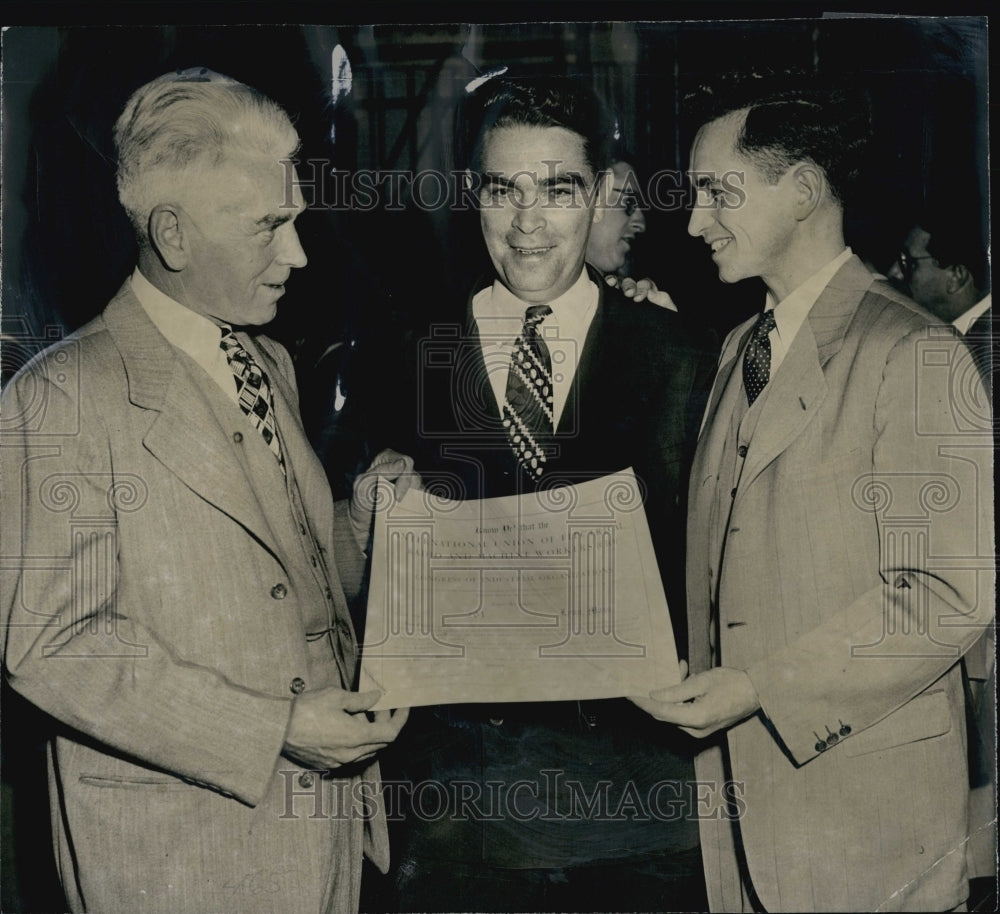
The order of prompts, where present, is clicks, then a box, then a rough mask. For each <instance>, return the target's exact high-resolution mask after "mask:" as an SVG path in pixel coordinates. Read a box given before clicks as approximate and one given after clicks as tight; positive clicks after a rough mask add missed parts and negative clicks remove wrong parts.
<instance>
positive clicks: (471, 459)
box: [390, 80, 714, 911]
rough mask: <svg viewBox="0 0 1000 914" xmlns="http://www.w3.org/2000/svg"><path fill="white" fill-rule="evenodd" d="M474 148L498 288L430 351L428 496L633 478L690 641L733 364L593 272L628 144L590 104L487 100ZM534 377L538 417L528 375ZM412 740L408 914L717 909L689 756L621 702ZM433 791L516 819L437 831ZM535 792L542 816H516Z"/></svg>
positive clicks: (420, 397) (492, 88)
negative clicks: (695, 560)
mask: <svg viewBox="0 0 1000 914" xmlns="http://www.w3.org/2000/svg"><path fill="white" fill-rule="evenodd" d="M468 129H469V133H470V135H471V136H473V137H475V138H476V139H475V142H474V144H473V145H472V147H471V148H472V155H471V162H470V165H469V170H468V172H467V175H466V177H467V180H468V182H469V187H470V188H472V189H473V190H474V191H475V193H476V196H477V200H478V205H479V208H480V220H481V226H482V232H483V237H484V240H485V243H486V247H487V249H488V251H489V254H490V258H491V260H492V262H493V266H494V268H495V273H494V274H493V275H490V276H488V277H487V278H485V279H484V280H483V281H482V282H481V283H480V284H479V285H477V286H476V288H475V289H473V291H472V294H471V295H470V297H469V299H468V302H467V303H466V308H465V311H464V314H462V315H461V316H460V317H459V319H458V320H457V321H456V322H455V323H450V324H445V323H440V324H437V325H435V326H434V327H433V328H432V329H431V331H430V332H429V333H428V334H427V335H426V336H424V337H423V338H422V339H420V340H419V341H418V342H417V343H416V344H415V345H414V346H413V347H412V348H411V355H412V356H413V364H414V369H415V374H414V375H413V376H412V378H411V381H410V383H409V386H408V387H407V389H408V390H409V391H412V395H413V396H414V400H413V407H414V413H413V415H412V416H411V418H410V421H409V427H408V428H406V429H400V430H398V431H397V435H398V437H397V438H395V439H394V440H393V442H392V443H393V444H394V446H395V447H396V449H397V450H402V451H404V452H407V453H412V454H413V455H414V457H415V462H416V466H417V469H418V470H419V471H420V473H421V476H422V477H423V480H424V483H425V484H426V485H427V486H428V487H429V488H439V489H440V490H441V491H445V492H447V493H448V494H450V495H451V496H452V497H456V498H462V499H467V498H485V497H493V496H501V495H514V494H518V493H524V492H532V491H535V490H537V489H539V488H544V487H545V486H546V485H555V484H563V485H565V484H566V483H575V482H581V481H584V480H588V479H594V478H597V477H600V476H602V475H605V474H609V473H613V472H616V471H619V470H622V469H623V468H626V467H629V466H632V467H634V469H635V471H636V473H637V475H638V478H639V479H640V481H641V484H642V485H643V486H644V489H645V492H646V506H647V515H648V517H649V520H650V526H651V529H652V531H653V535H654V539H655V541H656V542H657V544H658V545H659V546H660V547H662V548H661V549H660V550H659V558H660V560H661V563H662V568H663V571H664V574H665V581H666V584H667V595H668V601H669V602H670V605H671V608H672V614H673V615H674V618H675V621H679V620H680V618H681V616H682V614H683V612H682V610H681V607H682V605H683V574H682V567H683V545H682V544H683V537H682V529H683V505H682V504H681V502H682V501H683V499H682V497H681V493H682V492H683V491H684V480H685V468H686V465H687V451H686V445H687V443H688V442H690V441H691V439H692V438H693V436H694V433H695V432H696V429H697V424H698V421H699V419H700V415H701V407H702V405H703V400H702V399H700V397H699V395H703V394H704V392H705V388H706V384H707V380H708V377H709V376H710V374H711V368H712V365H713V362H714V359H713V357H712V355H711V353H708V352H706V350H705V349H704V348H702V347H700V346H699V344H698V343H697V342H696V340H695V338H694V336H693V335H692V334H691V333H689V332H688V330H686V329H685V326H684V324H683V322H682V320H681V318H680V317H679V316H678V315H677V314H676V313H673V312H669V311H666V310H663V309H661V308H658V307H656V306H655V305H652V304H649V303H641V304H637V303H634V302H632V301H629V300H628V299H626V298H625V297H624V296H623V295H622V294H621V293H620V292H619V291H618V290H616V289H611V288H609V287H607V286H606V285H605V283H604V282H603V281H602V278H601V276H600V274H599V273H597V272H596V271H593V270H591V269H589V268H588V267H587V266H586V265H585V263H584V259H585V252H586V248H587V239H588V236H589V234H590V229H591V226H592V225H593V223H594V222H595V221H597V220H599V219H600V218H601V216H602V209H603V208H602V207H601V206H600V205H599V202H598V201H599V199H600V195H601V194H606V193H607V180H608V179H609V178H610V171H608V169H609V166H610V156H609V152H608V142H607V140H608V136H609V133H610V131H608V130H607V128H606V126H605V122H604V119H603V112H602V109H601V107H600V105H599V103H598V101H597V99H596V98H595V97H594V96H593V94H592V93H591V92H590V91H589V90H588V89H585V88H584V87H583V86H582V85H580V84H578V83H576V82H575V81H573V80H550V81H542V80H538V81H524V82H513V81H511V82H502V81H500V82H495V83H488V84H487V85H486V86H485V87H484V88H483V89H481V90H480V95H479V97H478V98H476V99H475V100H474V101H473V103H472V106H471V109H470V113H469V119H468ZM603 199H606V197H605V198H603ZM538 339H541V340H542V342H543V347H541V348H533V341H534V340H538ZM529 349H530V350H531V351H530V352H529V351H528V350H529ZM539 352H543V355H542V356H541V357H540V356H539ZM538 358H541V359H542V361H541V362H537V361H533V360H535V359H538ZM536 373H537V375H538V378H537V387H536V388H535V393H534V394H530V395H527V396H528V401H529V402H528V409H527V410H525V409H524V408H523V407H524V402H523V391H522V390H521V389H520V388H519V383H518V378H517V375H518V374H521V375H524V376H525V377H528V378H529V379H530V377H531V376H532V375H533V374H536ZM532 397H533V398H534V399H532ZM532 408H534V409H535V419H538V418H539V417H540V418H541V421H540V422H535V421H534V420H533V419H532V418H531V409H532ZM677 636H678V640H679V641H681V642H682V643H683V631H682V630H678V632H677ZM414 718H415V721H416V723H415V725H411V728H412V729H411V733H412V739H410V740H408V741H406V742H405V743H402V744H399V745H398V751H396V752H394V754H393V757H392V761H391V762H390V765H391V764H393V763H396V764H398V766H399V769H398V771H399V773H400V774H401V775H402V776H403V777H404V778H405V779H406V783H407V784H408V790H409V795H410V798H411V800H412V801H413V802H411V805H410V808H409V810H408V812H407V817H406V820H405V822H404V823H403V824H402V826H401V827H400V829H399V835H398V840H399V844H400V846H399V853H400V857H399V859H400V866H399V869H398V870H397V871H396V889H397V891H398V899H397V901H396V902H395V903H397V904H398V905H399V907H400V908H401V909H403V910H416V909H421V910H452V911H454V910H480V911H487V910H594V909H605V910H633V909H647V910H648V909H658V910H686V909H697V908H698V907H700V906H702V905H703V904H704V900H703V896H702V895H701V891H702V887H701V885H700V884H699V880H700V879H701V874H700V865H699V863H698V851H697V835H696V832H697V825H696V822H695V821H694V820H693V817H692V815H691V805H692V799H693V792H692V787H693V785H691V784H690V781H691V778H692V773H693V769H692V767H691V756H690V753H689V751H688V745H687V743H686V738H685V737H683V735H679V734H674V735H673V736H669V737H668V736H666V734H665V732H660V733H657V732H656V730H655V727H651V726H650V725H649V722H648V721H645V720H643V718H642V715H639V714H637V713H636V710H635V708H633V707H632V706H631V705H630V704H629V703H628V702H627V701H624V700H620V701H610V700H609V701H594V702H553V703H525V704H515V705H505V706H498V705H490V706H478V705H454V706H449V707H437V708H431V709H420V710H419V711H418V710H415V711H414ZM667 729H668V728H663V730H664V731H666V730H667ZM394 773H396V772H394ZM570 782H575V783H576V784H577V785H579V791H582V795H585V796H586V797H587V798H592V799H593V800H594V802H593V805H592V806H591V807H590V808H589V809H587V810H583V811H582V812H581V814H579V815H575V816H572V815H570V816H568V815H567V814H566V813H567V811H568V810H571V809H574V808H575V809H576V810H577V811H580V804H579V800H580V799H581V796H582V795H581V793H579V792H578V793H577V794H576V795H574V794H573V788H570V787H568V786H567V785H568V784H569V783H570ZM434 784H444V785H446V786H447V785H449V784H450V785H452V786H454V785H456V784H463V785H468V789H469V790H470V791H471V792H472V793H473V794H476V795H478V796H480V797H486V796H488V795H489V791H490V789H492V790H495V791H496V794H497V796H498V798H499V806H500V809H499V811H498V810H493V811H492V814H490V812H489V811H486V812H485V814H482V815H476V814H471V815H470V814H469V810H468V809H461V808H455V807H454V806H449V808H448V809H447V810H446V811H443V813H442V815H440V816H433V817H431V816H428V815H427V811H426V808H425V807H426V804H421V803H420V802H419V799H420V797H421V796H422V795H423V794H424V793H425V788H428V787H429V785H434ZM518 787H520V790H521V794H520V795H521V797H522V798H523V797H524V796H531V797H533V798H534V800H533V801H532V802H531V803H529V805H530V806H532V809H524V808H521V807H517V808H513V806H512V805H510V804H509V803H507V802H506V801H507V800H509V799H510V796H511V793H512V791H515V789H516V788H518ZM657 788H658V789H659V792H657ZM449 795H450V796H454V795H455V793H454V791H449ZM668 796H669V798H670V801H669V802H668V801H667V797H668ZM658 799H659V802H658ZM633 802H634V803H635V806H634V807H633V806H632V805H630V804H632V803H633ZM623 803H624V804H625V807H627V808H624V807H623ZM514 805H515V806H516V804H514Z"/></svg>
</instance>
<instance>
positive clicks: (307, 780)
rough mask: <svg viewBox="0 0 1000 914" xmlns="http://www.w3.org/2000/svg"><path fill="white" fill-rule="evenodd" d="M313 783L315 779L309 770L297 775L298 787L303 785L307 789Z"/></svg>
mask: <svg viewBox="0 0 1000 914" xmlns="http://www.w3.org/2000/svg"><path fill="white" fill-rule="evenodd" d="M315 783H316V779H315V778H314V777H313V773H312V772H311V771H303V772H302V774H300V775H299V787H304V788H305V789H306V790H308V789H309V788H310V787H312V785H313V784H315Z"/></svg>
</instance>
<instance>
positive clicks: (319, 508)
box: [239, 334, 333, 551]
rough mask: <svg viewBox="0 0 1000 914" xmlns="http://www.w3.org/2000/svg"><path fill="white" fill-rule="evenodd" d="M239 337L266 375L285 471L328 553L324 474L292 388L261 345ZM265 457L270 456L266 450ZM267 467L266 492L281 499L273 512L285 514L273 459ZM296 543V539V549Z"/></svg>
mask: <svg viewBox="0 0 1000 914" xmlns="http://www.w3.org/2000/svg"><path fill="white" fill-rule="evenodd" d="M239 336H240V337H241V338H242V342H243V343H244V345H245V346H246V347H247V349H249V350H250V351H251V352H253V354H254V357H255V358H256V359H257V360H258V361H259V362H260V365H261V367H263V369H264V371H266V372H267V376H268V380H269V381H270V382H271V393H272V397H273V399H274V413H275V422H276V424H277V426H278V437H279V439H280V440H281V447H282V451H283V453H284V455H285V466H286V468H287V470H288V472H289V473H290V474H292V475H293V476H294V479H295V482H296V484H297V485H298V488H299V496H300V497H301V499H302V507H303V510H304V511H305V512H306V514H307V515H308V517H309V521H310V524H311V525H312V528H313V532H314V533H315V535H316V536H317V538H318V539H319V541H320V543H321V545H322V546H323V548H324V549H326V550H327V551H329V550H330V549H332V537H333V500H332V496H331V494H330V486H329V483H328V482H327V478H326V473H325V472H324V471H323V466H322V464H321V463H320V462H319V459H318V458H317V457H316V456H315V452H314V451H313V448H312V445H311V444H310V442H309V439H308V437H307V436H306V433H305V430H304V429H303V427H302V424H301V422H300V420H299V411H298V398H297V396H296V393H295V389H294V387H293V386H292V384H291V383H290V382H289V380H288V379H287V378H286V377H285V374H284V371H283V370H282V368H281V366H280V365H279V364H278V362H277V361H276V360H275V359H274V358H273V357H272V356H271V353H270V351H269V350H268V349H267V348H266V347H265V346H264V345H263V344H262V343H259V342H257V341H256V340H254V339H253V338H251V337H247V336H246V335H245V334H239ZM262 440H263V439H262ZM268 454H269V455H270V451H269V452H268ZM267 467H268V469H269V470H271V469H273V470H274V471H275V473H274V480H275V482H274V485H273V486H270V487H269V488H268V492H269V493H270V494H271V495H273V496H274V497H275V498H279V499H280V500H281V503H280V505H275V509H276V510H277V509H279V508H280V510H282V511H287V501H288V496H287V494H286V491H285V480H284V479H283V478H282V475H281V470H280V468H279V467H278V465H277V461H276V460H274V459H273V456H272V457H271V460H270V462H269V463H268V464H267ZM297 543H298V541H297V539H296V546H297ZM290 551H291V550H290Z"/></svg>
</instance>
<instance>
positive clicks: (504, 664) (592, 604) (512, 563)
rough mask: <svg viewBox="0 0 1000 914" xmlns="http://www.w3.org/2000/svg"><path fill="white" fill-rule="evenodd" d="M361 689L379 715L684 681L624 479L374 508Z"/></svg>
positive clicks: (637, 506)
mask: <svg viewBox="0 0 1000 914" xmlns="http://www.w3.org/2000/svg"><path fill="white" fill-rule="evenodd" d="M375 513H376V518H375V534H374V545H373V550H372V573H371V584H370V590H369V597H368V617H367V623H366V628H365V639H364V641H365V644H364V649H363V654H362V658H363V659H362V673H361V675H362V687H363V688H367V687H368V686H369V685H377V687H378V688H380V689H382V691H383V695H382V698H381V700H380V702H379V704H378V705H377V706H376V707H377V708H396V707H413V706H418V705H429V704H456V703H462V702H513V701H565V700H574V699H594V698H614V697H621V696H628V695H646V694H649V692H651V691H655V690H656V689H662V688H665V687H667V686H669V685H674V684H676V683H677V682H678V681H679V678H678V676H679V674H678V664H677V652H676V648H675V645H674V637H673V631H672V628H671V625H670V614H669V611H668V609H667V602H666V598H665V597H664V594H663V585H662V583H661V581H660V574H659V570H658V568H657V564H656V557H655V555H654V553H653V545H652V541H651V539H650V535H649V528H648V525H647V522H646V516H645V512H644V511H643V508H642V499H641V496H640V493H639V488H638V483H637V481H636V478H635V475H634V473H633V472H632V470H631V469H628V470H624V471H622V472H620V473H616V474H614V475H611V476H604V477H601V478H599V479H593V480H590V481H587V482H583V483H580V484H578V485H565V486H561V487H558V488H551V489H545V490H542V491H540V492H537V493H530V494H525V495H521V496H509V497H504V498H492V499H484V500H480V501H455V500H450V499H444V498H441V497H438V496H436V495H435V494H433V493H431V492H428V491H425V490H418V489H411V490H410V491H408V492H407V493H406V494H405V495H404V496H403V497H402V498H401V499H400V500H399V501H395V500H394V499H392V498H386V499H384V500H382V501H381V503H380V504H379V505H378V506H377V508H376V512H375Z"/></svg>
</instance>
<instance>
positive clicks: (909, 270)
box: [896, 251, 935, 276]
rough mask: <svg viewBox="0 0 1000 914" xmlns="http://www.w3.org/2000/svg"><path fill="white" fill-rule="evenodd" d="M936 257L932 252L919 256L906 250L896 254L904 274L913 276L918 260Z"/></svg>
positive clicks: (897, 261)
mask: <svg viewBox="0 0 1000 914" xmlns="http://www.w3.org/2000/svg"><path fill="white" fill-rule="evenodd" d="M934 259H935V258H934V257H933V256H932V255H931V254H921V255H920V256H919V257H917V256H914V255H913V254H908V253H907V252H906V251H900V252H899V253H898V254H897V255H896V263H898V264H899V269H900V270H901V271H902V273H903V275H904V276H912V275H913V270H914V266H915V265H916V262H917V261H918V260H934Z"/></svg>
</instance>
